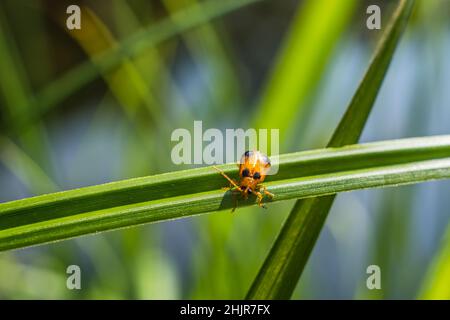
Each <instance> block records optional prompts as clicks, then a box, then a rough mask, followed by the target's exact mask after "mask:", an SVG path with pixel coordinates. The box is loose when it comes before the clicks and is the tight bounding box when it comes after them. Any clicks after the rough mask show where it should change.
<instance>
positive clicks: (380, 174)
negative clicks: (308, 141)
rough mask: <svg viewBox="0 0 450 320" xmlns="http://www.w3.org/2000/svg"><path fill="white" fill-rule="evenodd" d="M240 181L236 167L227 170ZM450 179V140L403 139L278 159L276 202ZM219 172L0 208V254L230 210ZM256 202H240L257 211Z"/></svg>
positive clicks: (127, 183)
mask: <svg viewBox="0 0 450 320" xmlns="http://www.w3.org/2000/svg"><path fill="white" fill-rule="evenodd" d="M222 168H223V169H224V171H225V172H226V173H227V174H229V175H231V176H233V177H235V176H236V175H237V166H236V165H234V164H228V165H223V166H222ZM449 177H450V136H436V137H428V138H414V139H403V140H394V141H386V142H376V143H368V144H362V145H352V146H346V147H342V148H329V149H321V150H314V151H306V152H297V153H291V154H285V155H282V156H280V170H279V172H278V174H277V175H274V176H270V177H268V179H267V183H266V186H267V187H268V190H269V191H271V192H273V193H274V194H275V198H274V199H273V200H272V202H276V201H283V200H288V199H295V198H308V197H314V196H322V195H328V194H334V193H336V192H344V191H351V190H358V189H363V188H374V187H385V186H394V185H400V184H408V183H417V182H422V181H427V180H433V179H444V178H449ZM226 185H227V183H226V181H225V180H224V178H223V177H222V176H221V175H219V174H218V173H217V172H216V171H215V170H214V169H213V168H211V167H205V168H199V169H190V170H183V171H178V172H171V173H166V174H159V175H155V176H149V177H143V178H136V179H130V180H124V181H117V182H112V183H107V184H103V185H97V186H91V187H85V188H80V189H74V190H68V191H62V192H57V193H51V194H47V195H42V196H37V197H32V198H26V199H21V200H16V201H11V202H7V203H2V204H0V251H2V250H8V249H13V248H21V247H25V246H30V245H35V244H40V243H46V242H51V241H56V240H61V239H66V238H70V237H76V236H80V235H84V234H89V233H95V232H99V231H105V230H111V229H117V228H123V227H127V226H132V225H139V224H143V223H148V222H156V221H164V220H169V219H175V218H183V217H188V216H192V215H196V214H200V213H207V212H212V211H218V210H224V209H227V210H230V209H231V208H232V207H233V199H232V195H231V194H230V192H227V193H225V192H224V191H222V190H221V187H223V186H226ZM254 204H255V199H252V198H250V199H249V200H248V201H244V200H241V201H239V206H249V205H254Z"/></svg>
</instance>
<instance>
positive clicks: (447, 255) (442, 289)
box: [418, 226, 450, 300]
mask: <svg viewBox="0 0 450 320" xmlns="http://www.w3.org/2000/svg"><path fill="white" fill-rule="evenodd" d="M449 283H450V226H449V227H447V231H446V233H445V236H444V239H443V241H442V248H441V249H440V250H439V251H438V253H437V255H436V257H435V258H434V259H433V261H432V263H431V265H430V268H429V270H428V272H427V275H426V277H425V279H424V282H423V284H422V288H421V291H420V293H419V296H418V298H419V299H429V300H448V299H450V286H449V285H448V284H449Z"/></svg>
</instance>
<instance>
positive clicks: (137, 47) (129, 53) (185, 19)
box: [10, 0, 261, 130]
mask: <svg viewBox="0 0 450 320" xmlns="http://www.w3.org/2000/svg"><path fill="white" fill-rule="evenodd" d="M257 1H261V0H229V1H215V0H209V1H205V2H202V5H195V6H191V7H189V8H186V9H184V10H180V12H177V13H175V16H174V17H168V18H167V19H164V20H162V21H160V22H156V23H155V24H152V25H150V26H148V27H146V28H144V29H142V30H141V31H139V32H137V33H135V34H133V35H132V36H130V37H128V38H127V39H124V40H123V41H122V42H120V43H119V44H118V47H117V48H113V49H111V50H107V51H105V52H103V53H101V54H98V55H96V56H95V57H92V61H85V62H83V63H81V64H80V65H78V66H76V67H74V68H73V69H71V70H69V71H68V72H67V73H65V74H64V75H62V76H61V77H60V78H58V79H56V80H55V81H53V82H52V83H51V84H49V85H48V86H47V87H45V88H44V89H43V90H42V91H41V92H39V93H38V94H37V95H36V102H35V103H34V105H33V108H31V109H33V110H34V113H33V114H31V115H29V118H27V119H18V120H17V121H19V120H21V121H22V122H21V123H20V126H21V127H23V126H26V125H27V124H29V123H30V122H32V121H34V120H36V119H38V118H39V117H40V116H41V115H42V114H43V113H45V112H46V111H48V110H49V109H50V108H52V107H53V106H55V105H57V104H58V103H60V102H61V101H63V100H64V99H65V98H67V97H68V96H70V95H71V94H73V93H74V92H76V91H77V90H79V89H80V88H82V87H83V86H84V85H86V84H88V83H89V82H91V81H93V80H95V79H96V78H97V77H99V76H100V75H101V74H105V73H107V72H109V71H111V70H112V69H114V68H115V67H117V66H118V65H120V64H121V63H122V61H123V59H124V58H129V57H134V56H136V55H138V54H140V53H141V52H142V51H144V50H146V49H148V48H150V47H154V46H156V45H158V44H160V43H162V42H163V41H165V40H167V39H170V38H172V37H174V36H175V35H177V34H180V33H182V32H185V31H186V30H189V29H191V28H194V27H196V26H199V25H201V24H202V23H205V22H207V21H210V20H211V19H214V18H217V17H221V16H223V15H225V14H227V13H229V12H232V11H233V10H237V9H239V8H241V7H243V6H245V5H249V4H251V3H255V2H257ZM174 21H176V23H175V22H174ZM10 130H12V128H10Z"/></svg>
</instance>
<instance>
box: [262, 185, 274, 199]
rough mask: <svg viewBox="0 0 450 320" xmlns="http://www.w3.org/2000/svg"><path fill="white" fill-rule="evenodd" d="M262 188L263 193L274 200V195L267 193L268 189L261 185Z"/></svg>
mask: <svg viewBox="0 0 450 320" xmlns="http://www.w3.org/2000/svg"><path fill="white" fill-rule="evenodd" d="M261 188H262V192H263V193H264V195H266V196H269V197H270V198H271V199H273V197H274V194H273V193H270V192H269V191H267V187H266V186H264V185H261Z"/></svg>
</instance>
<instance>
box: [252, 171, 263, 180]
mask: <svg viewBox="0 0 450 320" xmlns="http://www.w3.org/2000/svg"><path fill="white" fill-rule="evenodd" d="M253 179H261V174H260V173H259V172H255V173H254V174H253Z"/></svg>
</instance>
